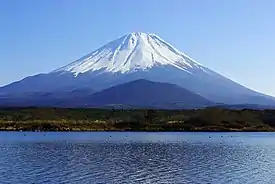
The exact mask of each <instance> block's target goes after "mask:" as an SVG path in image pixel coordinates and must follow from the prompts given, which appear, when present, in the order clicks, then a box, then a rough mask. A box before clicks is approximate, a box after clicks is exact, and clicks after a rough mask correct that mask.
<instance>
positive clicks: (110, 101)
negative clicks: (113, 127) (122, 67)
mask: <svg viewBox="0 0 275 184" xmlns="http://www.w3.org/2000/svg"><path fill="white" fill-rule="evenodd" d="M212 104H213V103H212V102H210V101H209V100H207V99H205V98H203V97H201V96H199V95H197V94H194V93H192V92H190V91H188V90H186V89H183V88H181V87H179V86H177V85H175V84H168V83H160V82H152V81H148V80H144V79H140V80H136V81H132V82H129V83H125V84H120V85H117V86H114V87H111V88H109V89H106V90H103V91H101V92H98V93H95V94H93V95H91V96H81V97H79V98H74V99H70V100H68V101H64V102H63V103H61V104H60V105H62V106H69V107H83V106H85V107H102V106H109V105H112V106H113V105H123V106H130V107H154V108H179V107H180V108H198V107H206V106H209V105H212Z"/></svg>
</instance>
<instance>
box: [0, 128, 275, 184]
mask: <svg viewBox="0 0 275 184" xmlns="http://www.w3.org/2000/svg"><path fill="white" fill-rule="evenodd" d="M0 181H1V183H3V184H6V183H9V184H10V183H12V184H13V183H14V184H20V183H22V184H26V183H35V184H40V183H41V184H42V183H54V184H55V183H56V184H59V183H64V184H78V183H81V184H86V183H87V184H88V183H115V184H120V183H125V184H126V183H169V184H171V183H192V184H193V183H215V184H217V183H234V184H235V183H257V184H258V183H270V184H273V183H274V181H275V134H274V133H163V132H162V133H134V132H131V133H119V132H94V133H88V132H78V133H73V132H71V133H49V132H47V133H42V132H40V133H34V132H27V133H26V132H1V133H0Z"/></svg>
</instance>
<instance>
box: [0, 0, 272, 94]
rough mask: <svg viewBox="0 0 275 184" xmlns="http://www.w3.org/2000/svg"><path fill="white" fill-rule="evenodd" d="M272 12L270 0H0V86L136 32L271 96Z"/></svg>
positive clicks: (43, 70)
mask: <svg viewBox="0 0 275 184" xmlns="http://www.w3.org/2000/svg"><path fill="white" fill-rule="evenodd" d="M274 9H275V1H272V0H207V1H203V0H41V1H39V0H24V1H23V0H1V1H0V28H1V29H0V31H1V32H0V33H1V34H0V85H4V84H7V83H10V82H12V81H15V80H18V79H21V78H23V77H25V76H28V75H33V74H37V73H40V72H49V71H51V70H54V69H56V68H58V67H60V66H63V65H65V64H68V63H70V62H72V61H73V60H76V59H78V58H79V57H82V56H83V55H85V54H87V53H89V52H91V51H92V50H94V49H96V48H98V47H99V46H101V45H103V44H105V43H106V42H108V41H111V40H113V39H116V38H118V37H119V36H122V35H124V34H126V33H129V32H134V31H141V32H151V33H156V34H158V35H159V36H160V37H162V38H163V39H164V40H166V41H167V42H169V43H171V44H172V45H174V46H175V47H176V48H178V49H179V50H181V51H183V52H185V53H186V54H188V55H189V56H191V57H192V58H194V59H195V60H197V61H198V62H200V63H201V64H203V65H205V66H207V67H210V68H211V69H214V70H215V71H217V72H219V73H221V74H223V75H225V76H227V77H229V78H231V79H233V80H235V81H237V82H239V83H241V84H243V85H245V86H248V87H250V88H252V89H255V90H257V91H260V92H264V93H266V94H270V95H273V96H275V72H274V71H275V11H274Z"/></svg>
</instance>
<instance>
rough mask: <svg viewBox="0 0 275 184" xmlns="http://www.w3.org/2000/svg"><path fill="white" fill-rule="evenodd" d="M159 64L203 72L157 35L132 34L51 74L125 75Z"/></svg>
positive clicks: (199, 65) (188, 58)
mask: <svg viewBox="0 0 275 184" xmlns="http://www.w3.org/2000/svg"><path fill="white" fill-rule="evenodd" d="M162 65H172V66H174V67H176V68H178V69H181V70H184V71H186V72H189V73H190V68H200V69H203V67H202V65H201V64H199V63H197V62H195V61H194V60H192V59H191V58H190V57H188V56H187V55H185V54H184V53H182V52H180V51H178V50H177V49H176V48H174V47H173V46H172V45H170V44H168V43H167V42H165V41H164V40H162V39H161V38H160V37H159V36H157V35H155V34H147V33H142V32H133V33H130V34H127V35H125V36H123V37H121V38H118V39H117V40H114V41H112V42H110V43H108V44H106V45H104V46H103V47H101V48H99V49H97V50H95V51H93V52H92V53H90V54H88V55H86V56H84V57H83V58H81V59H79V60H77V61H75V62H73V63H71V64H69V65H67V66H64V67H62V68H60V69H58V70H55V71H54V72H72V73H74V74H75V75H78V74H79V73H86V72H93V71H102V72H113V73H115V72H120V73H126V72H133V71H137V70H146V69H149V68H152V67H155V66H162Z"/></svg>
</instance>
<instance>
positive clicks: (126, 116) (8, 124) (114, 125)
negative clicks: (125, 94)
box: [0, 108, 275, 131]
mask: <svg viewBox="0 0 275 184" xmlns="http://www.w3.org/2000/svg"><path fill="white" fill-rule="evenodd" d="M0 130H2V131H21V130H22V131H275V110H265V111H257V110H228V109H220V108H206V109H202V110H148V109H143V110H106V109H55V108H7V109H0Z"/></svg>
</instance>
